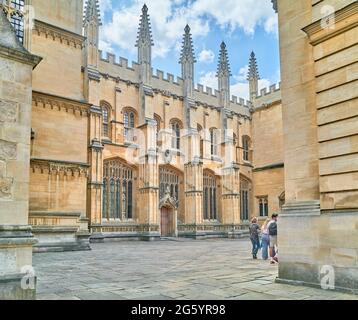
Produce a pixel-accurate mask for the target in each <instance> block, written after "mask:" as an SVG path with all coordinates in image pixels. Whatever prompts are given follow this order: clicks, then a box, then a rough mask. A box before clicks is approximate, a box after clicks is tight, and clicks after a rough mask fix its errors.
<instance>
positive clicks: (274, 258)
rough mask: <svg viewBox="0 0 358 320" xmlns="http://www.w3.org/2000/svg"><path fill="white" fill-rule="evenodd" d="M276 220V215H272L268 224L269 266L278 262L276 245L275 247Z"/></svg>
mask: <svg viewBox="0 0 358 320" xmlns="http://www.w3.org/2000/svg"><path fill="white" fill-rule="evenodd" d="M277 218H278V214H277V213H274V214H273V215H272V220H271V221H270V223H269V224H268V231H269V235H270V258H271V261H270V263H271V264H275V263H277V262H278V258H277V252H278V245H277Z"/></svg>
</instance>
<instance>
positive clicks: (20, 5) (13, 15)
mask: <svg viewBox="0 0 358 320" xmlns="http://www.w3.org/2000/svg"><path fill="white" fill-rule="evenodd" d="M0 4H1V6H2V7H3V10H4V11H5V13H6V15H7V17H8V19H9V20H10V22H11V24H12V26H13V27H14V29H15V32H16V36H17V38H18V39H19V41H20V42H21V43H22V44H23V43H24V36H25V33H24V6H25V0H2V1H0Z"/></svg>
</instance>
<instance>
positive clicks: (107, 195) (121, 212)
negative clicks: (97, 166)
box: [102, 160, 134, 220]
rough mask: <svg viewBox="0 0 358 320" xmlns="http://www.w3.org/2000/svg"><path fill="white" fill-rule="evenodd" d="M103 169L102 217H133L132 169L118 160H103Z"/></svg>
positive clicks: (119, 218) (111, 218) (116, 218)
mask: <svg viewBox="0 0 358 320" xmlns="http://www.w3.org/2000/svg"><path fill="white" fill-rule="evenodd" d="M103 169H104V170H103V172H104V178H103V214H102V217H103V219H105V220H126V219H133V179H134V176H133V170H132V169H131V168H130V167H128V166H127V165H125V164H124V163H122V162H121V161H120V160H108V161H105V163H104V168H103Z"/></svg>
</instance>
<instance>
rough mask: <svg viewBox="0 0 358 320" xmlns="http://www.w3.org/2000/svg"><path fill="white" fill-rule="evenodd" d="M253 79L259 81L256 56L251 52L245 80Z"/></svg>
mask: <svg viewBox="0 0 358 320" xmlns="http://www.w3.org/2000/svg"><path fill="white" fill-rule="evenodd" d="M254 79H256V80H260V75H259V69H258V67H257V61H256V56H255V53H254V52H253V51H252V52H251V55H250V62H249V72H248V74H247V80H248V81H251V80H254Z"/></svg>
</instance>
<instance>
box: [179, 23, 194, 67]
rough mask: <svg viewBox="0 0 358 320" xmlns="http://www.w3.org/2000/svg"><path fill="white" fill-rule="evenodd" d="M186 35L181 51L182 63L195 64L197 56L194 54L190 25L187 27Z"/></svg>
mask: <svg viewBox="0 0 358 320" xmlns="http://www.w3.org/2000/svg"><path fill="white" fill-rule="evenodd" d="M184 30H185V33H184V37H183V46H182V50H181V56H180V62H179V63H181V64H184V63H185V62H190V63H195V62H196V59H195V54H194V44H193V39H192V35H191V33H190V27H189V25H186V27H185V29H184Z"/></svg>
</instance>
